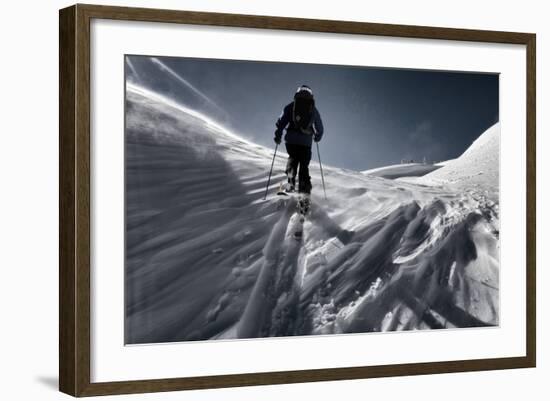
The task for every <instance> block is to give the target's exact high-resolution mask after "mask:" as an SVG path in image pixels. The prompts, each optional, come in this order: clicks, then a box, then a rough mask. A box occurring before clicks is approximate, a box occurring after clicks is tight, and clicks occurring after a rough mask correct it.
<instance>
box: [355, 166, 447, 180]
mask: <svg viewBox="0 0 550 401" xmlns="http://www.w3.org/2000/svg"><path fill="white" fill-rule="evenodd" d="M440 167H441V166H440V165H439V164H429V163H426V164H424V163H402V164H394V165H391V166H385V167H378V168H374V169H371V170H364V171H363V174H368V175H374V176H376V177H383V178H389V179H394V178H400V177H420V176H423V175H426V174H428V173H431V172H432V171H435V170H437V169H438V168H440Z"/></svg>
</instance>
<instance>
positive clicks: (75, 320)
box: [59, 4, 536, 397]
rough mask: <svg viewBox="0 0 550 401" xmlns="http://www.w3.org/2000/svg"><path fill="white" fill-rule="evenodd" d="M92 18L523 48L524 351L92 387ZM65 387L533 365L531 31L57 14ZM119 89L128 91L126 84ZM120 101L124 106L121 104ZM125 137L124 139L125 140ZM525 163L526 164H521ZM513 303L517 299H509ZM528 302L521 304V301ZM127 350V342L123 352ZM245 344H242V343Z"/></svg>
mask: <svg viewBox="0 0 550 401" xmlns="http://www.w3.org/2000/svg"><path fill="white" fill-rule="evenodd" d="M96 20H108V21H131V22H140V23H161V24H185V25H191V26H200V27H204V28H205V29H206V28H209V27H218V28H220V27H223V28H240V29H255V30H258V29H259V30H275V31H284V32H287V33H288V35H293V34H297V33H299V32H308V33H309V34H311V35H328V34H335V35H356V36H358V37H362V36H369V37H381V38H386V37H388V38H404V39H422V40H423V39H426V40H437V41H451V42H455V43H463V42H473V43H491V44H501V45H520V46H524V47H525V54H526V57H525V60H524V63H525V71H526V75H525V78H526V80H525V89H526V93H525V99H526V105H525V107H526V113H525V116H526V118H525V138H524V140H525V146H526V154H525V155H524V157H525V161H526V165H525V171H526V175H525V182H526V193H525V194H524V197H525V198H524V199H525V204H526V214H525V221H526V226H525V238H524V243H525V249H526V252H525V255H526V258H525V261H524V266H521V269H522V274H523V275H524V277H525V288H524V290H525V300H524V302H525V310H524V313H525V327H524V328H523V332H524V339H525V343H524V346H525V353H524V355H521V356H512V357H510V356H502V357H491V358H475V359H453V360H441V361H430V362H413V363H397V364H394V363H391V364H380V365H376V364H374V365H368V366H344V367H342V366H338V367H336V366H335V367H320V368H318V369H299V370H275V371H256V372H245V373H236V374H235V373H232V374H223V375H198V376H195V375H194V376H187V377H165V378H155V379H136V380H117V381H93V380H92V374H91V369H92V368H91V367H92V364H93V352H92V346H93V343H94V339H93V332H92V327H91V321H92V318H93V316H92V306H91V297H92V286H93V285H94V280H93V278H92V276H93V275H92V273H93V272H92V269H93V266H92V263H91V257H92V253H93V243H92V241H93V239H92V235H91V232H92V229H93V227H92V225H93V222H92V219H91V214H92V208H93V204H92V203H93V193H92V186H91V180H92V178H91V177H92V176H93V174H94V171H93V169H94V165H93V163H92V162H91V152H92V150H91V144H92V143H93V138H92V128H91V126H92V120H93V119H92V103H93V102H92V101H91V93H92V91H93V89H92V79H91V76H92V75H93V71H92V68H93V64H92V62H91V52H92V40H91V24H92V21H96ZM59 30H60V31H59V32H60V34H59V52H60V53H59V60H60V61H59V135H60V137H59V138H60V139H59V150H60V159H59V179H60V186H59V227H60V234H59V235H60V236H59V256H60V262H59V284H60V285H59V389H60V391H62V392H64V393H66V394H69V395H72V396H79V397H80V396H95V395H108V394H128V393H145V392H158V391H176V390H191V389H206V388H222V387H236V386H251V385H267V384H283V383H299V382H317V381H327V380H349V379H365V378H377V377H392V376H403V375H422V374H435V373H451V372H467V371H482V370H496V369H512V368H529V367H535V366H536V303H535V302H536V262H535V255H536V225H535V221H536V151H535V148H536V139H535V138H536V92H535V82H536V36H535V34H531V33H516V32H496V31H483V30H469V29H453V28H436V27H422V26H405V25H394V24H378V23H376V24H374V23H364V22H351V21H332V20H314V19H301V18H286V17H269V16H256V15H238V14H221V13H204V12H194V11H176V10H157V9H142V8H127V7H111V6H97V5H84V4H77V5H74V6H71V7H68V8H64V9H62V10H60V13H59ZM120 85H122V83H120ZM121 101H122V100H121ZM120 135H122V133H120ZM520 160H523V159H520ZM511 296H513V295H511ZM522 302H523V300H522ZM121 346H122V344H121ZM245 346H246V345H245Z"/></svg>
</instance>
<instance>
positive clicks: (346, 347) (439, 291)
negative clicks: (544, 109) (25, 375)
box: [59, 5, 536, 396]
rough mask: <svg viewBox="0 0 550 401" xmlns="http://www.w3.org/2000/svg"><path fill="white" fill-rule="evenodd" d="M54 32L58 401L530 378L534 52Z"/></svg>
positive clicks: (249, 20)
mask: <svg viewBox="0 0 550 401" xmlns="http://www.w3.org/2000/svg"><path fill="white" fill-rule="evenodd" d="M59 18H60V19H59V26H60V72H59V73H60V76H59V77H60V108H59V110H60V116H59V123H60V206H59V207H60V337H59V338H60V343H59V346H60V349H59V350H60V356H59V358H60V364H59V365H60V380H59V387H60V390H61V391H62V392H65V393H67V394H70V395H73V396H92V395H106V394H122V393H143V392H155V391H172V390H186V389H201V388H217V387H232V386H247V385H262V384H278V383H295V382H312V381H324V380H342V379H361V378H374V377H388V376H398V375H417V374H433V373H443V372H463V371H479V370H490V369H510V368H528V367H534V366H535V363H536V337H535V333H536V314H535V299H536V295H535V284H536V280H535V243H536V237H535V213H536V212H535V207H536V203H535V190H536V189H535V112H536V111H535V35H534V34H530V33H513V32H495V31H480V30H467V29H450V28H435V27H420V26H403V25H386V24H371V23H362V22H350V21H328V20H311V19H296V18H282V17H267V16H252V15H233V14H218V13H201V12H188V11H169V10H154V9H137V8H122V7H107V6H95V5H75V6H72V7H69V8H65V9H63V10H61V11H60V16H59Z"/></svg>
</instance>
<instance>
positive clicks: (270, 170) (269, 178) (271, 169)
mask: <svg viewBox="0 0 550 401" xmlns="http://www.w3.org/2000/svg"><path fill="white" fill-rule="evenodd" d="M278 147H279V144H278V143H277V144H275V152H273V160H272V161H271V168H270V169H269V177H268V178H267V185H266V186H265V194H264V200H265V198H266V197H267V191H268V190H269V181H271V172H272V171H273V164H275V156H276V155H277V148H278Z"/></svg>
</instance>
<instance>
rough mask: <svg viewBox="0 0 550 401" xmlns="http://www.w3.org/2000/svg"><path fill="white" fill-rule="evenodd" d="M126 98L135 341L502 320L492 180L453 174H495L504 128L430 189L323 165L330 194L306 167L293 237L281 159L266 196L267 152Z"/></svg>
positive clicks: (149, 99)
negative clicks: (309, 187) (303, 202)
mask: <svg viewBox="0 0 550 401" xmlns="http://www.w3.org/2000/svg"><path fill="white" fill-rule="evenodd" d="M126 102H127V114H126V272H125V273H126V275H125V280H126V325H125V326H126V343H129V344H140V343H158V342H174V341H188V340H209V339H219V338H228V339H229V338H254V337H267V336H296V335H319V334H333V333H353V332H381V331H382V332H383V331H395V330H417V329H442V328H454V327H480V326H492V325H498V324H499V302H498V300H499V249H498V248H499V242H498V233H499V211H498V198H497V199H496V201H495V200H493V201H491V200H489V198H488V197H487V196H486V193H485V191H486V189H487V188H491V190H494V189H498V174H497V175H496V176H495V175H494V174H492V173H491V174H488V175H485V176H484V180H479V179H477V178H476V177H477V176H476V175H475V172H476V171H478V170H477V169H476V167H471V169H469V170H467V169H466V168H461V167H460V166H461V164H460V163H464V165H468V166H472V165H473V164H475V163H479V166H478V167H479V169H480V170H479V171H483V172H485V171H489V170H485V166H484V165H482V164H481V163H485V162H487V163H489V160H492V158H493V156H494V157H496V158H497V159H498V153H497V155H493V154H492V153H491V152H494V148H495V147H494V146H492V143H493V141H494V140H496V141H498V137H497V136H498V131H497V130H498V126H497V127H494V129H492V131H491V130H490V135H487V133H486V134H484V135H483V136H482V137H480V140H482V142H483V143H481V142H480V144H479V146H477V147H476V148H478V149H479V148H483V149H485V150H483V152H485V153H491V154H485V157H484V158H483V160H479V159H477V157H478V156H479V155H478V152H474V151H471V152H469V151H467V152H466V153H465V154H464V155H463V156H462V157H460V158H459V159H457V160H456V161H454V162H453V163H452V164H451V163H449V165H448V166H445V167H442V168H441V169H439V170H437V171H435V172H433V173H431V174H429V175H428V176H431V177H432V179H430V180H426V182H408V181H401V180H389V179H384V178H380V177H376V176H372V175H365V174H363V173H361V172H355V171H350V170H344V169H339V168H334V167H330V166H323V168H324V173H325V182H326V191H327V198H328V199H327V200H325V199H324V197H323V191H322V184H321V181H320V178H321V177H320V172H319V169H318V164H316V163H315V162H316V161H312V164H311V174H312V181H313V187H314V189H313V194H312V206H311V214H310V216H308V218H307V219H306V221H305V223H303V237H302V238H301V239H296V238H295V237H294V236H293V235H292V234H293V232H294V231H296V230H297V229H299V226H300V224H302V223H300V220H299V218H298V216H297V213H296V204H295V203H296V200H295V198H293V197H288V198H282V197H277V196H276V195H275V192H276V189H277V186H278V185H279V183H280V182H281V181H282V180H283V178H284V174H283V171H284V166H285V162H286V155H284V154H279V155H278V156H277V158H276V159H275V167H274V176H273V177H272V185H271V188H270V192H269V195H268V197H267V200H265V201H264V200H263V199H262V198H263V195H264V190H265V184H266V180H267V174H268V171H269V167H270V164H271V160H272V156H273V154H272V150H271V149H266V148H264V147H261V146H258V145H255V144H252V143H250V142H248V141H246V140H244V139H242V138H240V137H239V136H238V135H235V134H233V133H231V132H229V131H228V130H226V129H225V128H223V127H222V126H220V125H219V124H217V123H216V122H214V121H212V120H210V119H209V118H207V117H206V116H202V115H201V114H199V113H197V112H195V111H192V110H189V109H186V108H185V107H183V106H181V105H178V104H176V103H174V102H172V101H170V100H169V99H165V98H163V97H162V96H159V95H158V94H155V93H152V92H150V91H148V90H145V89H143V88H140V87H138V86H135V85H128V87H127V99H126ZM495 132H496V133H495ZM328 134H329V135H330V133H328ZM491 135H492V136H491ZM489 136H490V138H488V137H489ZM493 136H495V137H497V139H494V138H493ZM473 146H474V145H473ZM497 149H498V148H497ZM480 154H481V153H480ZM455 169H456V170H455ZM459 170H460V171H462V175H460V174H458V173H453V172H454V171H459ZM491 171H492V170H491ZM497 173H498V169H497ZM466 176H467V177H466ZM472 177H474V178H472ZM459 178H460V179H459ZM453 180H454V181H457V180H459V181H460V182H461V187H460V188H455V187H454V186H453V185H452V181H453ZM469 183H471V184H472V185H471V186H469V187H468V191H464V186H466V185H467V184H468V185H469Z"/></svg>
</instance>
